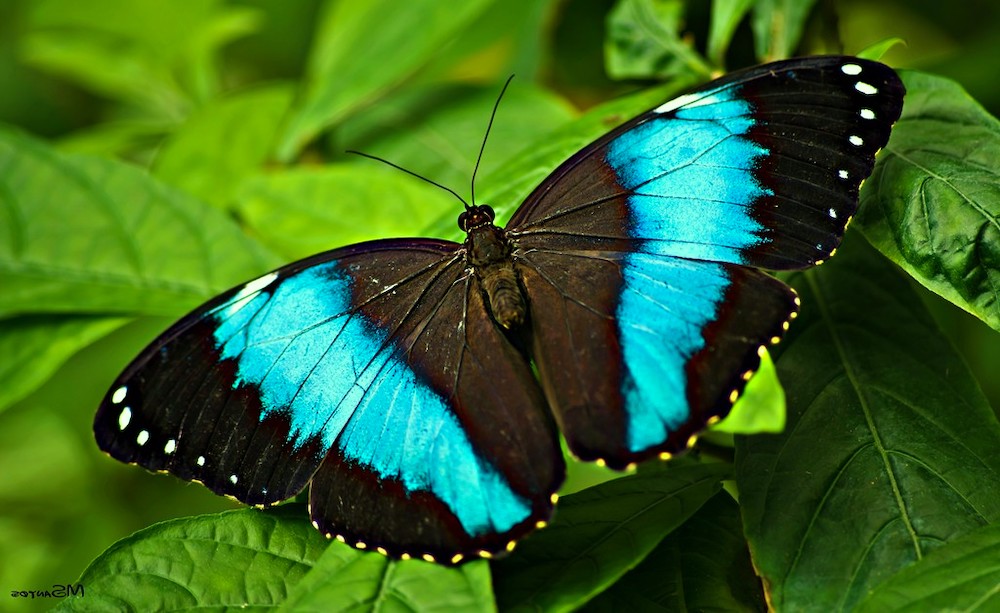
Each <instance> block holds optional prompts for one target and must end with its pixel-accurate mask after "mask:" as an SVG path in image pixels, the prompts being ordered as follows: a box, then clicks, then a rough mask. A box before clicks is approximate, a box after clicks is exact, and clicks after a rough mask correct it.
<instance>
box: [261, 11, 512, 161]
mask: <svg viewBox="0 0 1000 613" xmlns="http://www.w3.org/2000/svg"><path fill="white" fill-rule="evenodd" d="M492 2H493V0H469V1H467V2H461V3H450V2H439V1H438V0H410V1H408V2H396V1H394V0H369V1H368V2H328V3H327V10H326V11H325V12H324V14H323V16H322V17H321V18H320V23H319V25H318V27H317V33H316V40H315V42H314V44H313V50H312V55H311V57H310V61H309V70H308V74H307V75H306V80H305V83H304V85H303V91H302V92H301V95H300V99H299V102H298V104H297V105H296V109H295V111H294V112H293V115H292V117H291V119H290V121H289V123H288V124H287V126H286V129H285V132H284V135H283V137H282V139H281V141H280V143H279V145H278V157H279V159H281V160H285V161H287V160H289V159H291V158H292V157H294V156H295V154H296V153H297V152H298V151H299V149H300V148H301V147H302V146H303V145H304V144H305V143H306V142H307V141H309V140H310V139H312V138H314V137H315V136H316V135H317V134H318V133H319V132H320V131H321V130H323V129H324V128H327V127H329V126H332V125H336V124H337V123H339V122H340V121H341V120H343V119H344V118H345V117H347V116H349V115H350V114H351V113H352V112H353V111H355V110H357V109H358V108H360V107H362V106H365V105H369V104H372V103H373V102H374V101H376V100H378V99H379V98H380V97H381V96H383V95H384V94H385V93H386V92H387V91H389V89H391V88H392V87H395V86H396V85H398V84H399V83H400V82H402V81H403V80H404V79H406V78H407V77H409V76H410V75H412V74H413V73H414V72H415V71H416V70H417V69H419V68H420V67H421V66H423V65H425V64H427V63H428V62H429V61H430V60H431V59H433V57H434V56H435V55H436V53H437V52H438V51H439V50H440V49H441V48H442V47H444V46H446V45H447V44H448V42H449V41H450V40H451V39H453V38H454V37H455V36H456V35H457V34H458V32H459V31H461V30H462V29H463V28H464V27H466V26H467V25H468V24H469V23H470V22H472V21H473V20H474V19H475V18H476V17H478V16H479V15H480V14H481V13H482V12H483V11H484V10H486V9H487V8H488V7H489V6H490V4H492ZM387 14H391V15H392V19H386V18H385V17H386V15H387Z"/></svg>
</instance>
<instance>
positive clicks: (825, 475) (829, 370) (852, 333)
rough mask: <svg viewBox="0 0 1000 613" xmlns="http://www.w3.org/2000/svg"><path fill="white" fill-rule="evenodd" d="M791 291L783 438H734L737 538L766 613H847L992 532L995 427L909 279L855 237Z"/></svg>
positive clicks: (782, 360)
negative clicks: (937, 551)
mask: <svg viewBox="0 0 1000 613" xmlns="http://www.w3.org/2000/svg"><path fill="white" fill-rule="evenodd" d="M792 282H793V284H794V286H795V287H796V289H798V291H799V294H800V296H801V298H802V314H801V316H800V317H799V318H798V319H797V320H796V321H795V323H794V325H793V326H792V330H791V333H790V336H789V338H788V339H786V341H785V343H784V351H783V352H782V354H781V356H780V357H779V359H778V374H779V376H780V377H781V380H782V382H784V385H785V393H786V397H787V401H788V427H787V428H786V430H785V432H784V433H782V434H780V435H756V436H752V437H745V438H738V439H737V443H738V445H737V449H736V451H737V455H736V460H737V470H738V473H737V481H738V484H739V490H740V502H741V505H742V511H743V517H744V525H745V529H746V533H747V537H748V539H749V541H750V545H751V551H752V552H753V558H754V564H755V566H756V567H757V569H758V571H759V572H760V573H761V574H762V576H763V577H764V579H765V584H766V585H767V586H768V591H769V602H770V603H771V605H772V606H774V607H775V608H776V609H778V610H804V609H805V610H817V609H821V610H826V611H838V610H850V609H852V608H853V607H854V606H856V605H857V604H858V602H859V601H860V600H861V599H862V598H864V596H865V595H866V594H867V593H868V592H869V591H870V590H872V589H873V588H874V587H875V586H877V585H878V584H879V583H881V582H882V581H884V580H885V579H886V578H887V577H888V576H890V575H892V574H893V573H894V572H896V571H897V570H900V569H902V568H904V567H906V566H907V565H909V564H912V563H913V562H915V561H916V560H918V559H920V558H921V557H923V556H924V555H926V554H927V553H928V552H930V551H931V550H933V549H934V548H935V547H938V546H941V545H942V544H943V543H946V542H948V541H950V540H952V539H955V538H957V537H959V536H961V535H963V534H965V533H967V532H969V531H971V530H973V529H975V528H977V527H978V526H980V525H982V524H984V523H987V522H991V521H997V520H998V519H1000V454H997V449H998V448H1000V424H998V423H997V420H996V418H995V417H994V415H993V411H992V410H991V408H990V407H989V405H988V403H987V402H986V399H985V398H984V397H983V395H982V392H981V391H980V390H979V387H978V386H977V384H976V382H975V381H974V380H973V378H972V376H971V375H970V373H969V372H968V370H967V368H966V366H965V364H964V363H963V362H962V359H961V358H960V357H959V356H958V355H957V354H956V353H955V351H954V349H953V348H952V347H951V345H950V343H949V342H948V340H947V339H946V338H945V337H943V336H942V335H941V334H940V333H939V332H938V331H937V330H936V328H935V325H934V322H933V320H932V319H931V317H930V315H929V314H928V313H927V311H926V310H925V308H924V307H923V306H922V303H921V301H920V300H919V298H918V297H917V296H916V294H915V293H914V292H913V290H912V289H911V288H910V287H909V285H908V283H907V281H906V279H905V278H903V277H902V276H901V275H899V274H898V272H897V271H896V269H895V268H894V267H893V266H891V265H890V264H889V263H888V262H887V261H885V260H884V259H883V258H881V257H880V256H879V255H878V254H877V252H875V251H874V250H872V249H871V248H870V247H868V246H867V244H866V243H864V241H861V240H860V237H859V236H858V235H857V234H856V233H849V234H848V236H847V237H846V239H845V243H844V248H843V249H842V250H841V253H839V254H838V255H837V257H835V258H833V259H832V260H831V261H830V262H829V263H827V264H825V265H824V266H823V267H822V268H820V269H816V270H812V271H809V272H805V273H798V274H796V275H793V276H792Z"/></svg>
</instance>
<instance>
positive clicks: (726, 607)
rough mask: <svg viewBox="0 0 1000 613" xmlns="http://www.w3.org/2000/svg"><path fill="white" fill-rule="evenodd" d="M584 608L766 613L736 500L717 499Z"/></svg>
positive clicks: (721, 495) (726, 496)
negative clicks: (753, 612)
mask: <svg viewBox="0 0 1000 613" xmlns="http://www.w3.org/2000/svg"><path fill="white" fill-rule="evenodd" d="M583 610H584V611H588V612H593V613H597V612H603V611H608V612H613V611H625V610H627V611H636V612H638V611H663V612H667V611H748V612H749V611H766V610H767V605H766V603H765V602H764V591H763V589H762V588H761V585H760V579H758V578H757V576H756V575H755V574H754V571H753V566H752V565H751V564H750V552H749V551H748V550H747V543H746V539H745V538H744V537H743V526H742V524H741V522H740V512H739V507H738V506H737V504H736V503H735V502H734V501H733V498H732V496H730V495H729V494H728V493H726V492H719V493H718V494H716V495H715V496H713V497H712V499H711V500H709V501H708V502H706V503H705V506H703V507H702V508H700V509H698V512H697V513H695V514H694V516H693V517H691V519H689V520H687V521H686V522H684V525H683V526H681V527H680V528H678V529H677V530H675V531H674V532H673V533H671V534H670V535H669V536H667V538H665V539H663V541H662V542H661V543H660V544H659V546H657V548H656V549H654V550H653V552H652V553H650V554H649V555H648V556H647V557H646V559H645V560H643V561H642V564H640V565H639V566H637V567H635V568H634V569H632V570H631V571H629V572H628V574H626V575H625V576H624V577H622V578H621V579H619V580H618V582H617V583H615V584H614V585H613V586H611V588H610V589H608V590H607V591H606V592H604V593H603V594H601V595H600V596H598V597H597V598H595V599H594V600H592V601H591V602H589V603H588V604H587V606H585V607H584V609H583Z"/></svg>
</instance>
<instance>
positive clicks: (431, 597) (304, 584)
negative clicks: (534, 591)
mask: <svg viewBox="0 0 1000 613" xmlns="http://www.w3.org/2000/svg"><path fill="white" fill-rule="evenodd" d="M281 610H282V611H317V612H321V613H327V612H335V611H359V610H360V611H442V612H450V611H483V612H489V611H495V610H496V605H495V604H494V602H493V589H492V587H491V586H490V567H489V565H488V564H487V563H486V562H484V561H478V562H472V563H469V564H465V565H463V566H460V567H457V568H456V567H450V568H449V567H446V566H441V565H439V564H431V563H430V562H424V561H423V560H406V561H399V560H390V559H388V558H386V557H385V556H383V555H380V554H378V553H374V552H362V551H358V550H357V549H354V548H352V547H350V546H348V545H343V544H341V543H337V542H333V543H331V544H330V547H328V548H327V550H326V552H325V553H324V554H323V556H322V557H321V558H320V559H319V561H317V562H316V564H315V566H314V567H313V569H312V570H311V571H310V572H309V574H307V575H306V576H305V577H304V578H303V579H302V581H300V582H299V583H298V585H296V586H295V589H294V590H293V591H292V592H291V593H290V594H289V595H288V600H287V601H286V602H285V603H284V605H283V606H282V608H281Z"/></svg>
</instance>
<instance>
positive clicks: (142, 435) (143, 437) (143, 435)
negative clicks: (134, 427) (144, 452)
mask: <svg viewBox="0 0 1000 613" xmlns="http://www.w3.org/2000/svg"><path fill="white" fill-rule="evenodd" d="M148 440H149V432H146V431H145V430H143V431H141V432H139V436H137V437H135V442H137V443H139V446H140V447H142V446H143V445H145V444H146V441H148Z"/></svg>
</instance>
